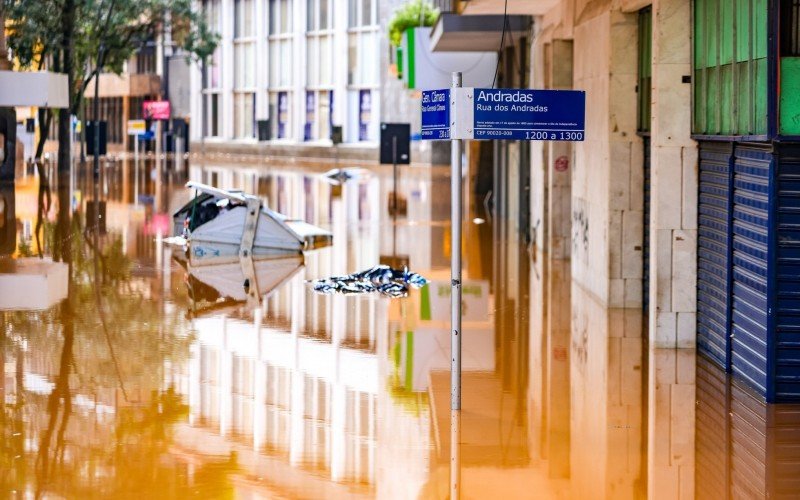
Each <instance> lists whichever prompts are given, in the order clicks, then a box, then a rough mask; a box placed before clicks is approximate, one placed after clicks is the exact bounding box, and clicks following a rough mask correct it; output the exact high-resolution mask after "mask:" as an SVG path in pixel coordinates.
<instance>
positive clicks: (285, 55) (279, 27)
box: [267, 0, 294, 139]
mask: <svg viewBox="0 0 800 500" xmlns="http://www.w3.org/2000/svg"><path fill="white" fill-rule="evenodd" d="M268 16H269V19H268V26H269V35H268V39H267V44H268V46H269V94H268V96H269V97H268V99H269V117H270V127H271V128H272V133H271V137H273V138H275V139H288V138H290V137H291V135H292V134H291V131H292V122H291V119H292V112H291V110H292V107H291V105H290V104H291V101H292V99H291V95H292V93H291V90H292V83H293V79H292V74H293V68H294V64H293V62H294V56H293V54H292V52H293V45H292V37H293V33H292V1H291V0H269V9H268Z"/></svg>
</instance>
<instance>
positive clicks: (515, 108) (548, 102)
mask: <svg viewBox="0 0 800 500" xmlns="http://www.w3.org/2000/svg"><path fill="white" fill-rule="evenodd" d="M474 98H475V114H474V119H475V124H474V132H473V137H474V138H475V139H512V140H543V141H582V140H583V137H584V118H585V110H586V93H585V92H583V91H579V90H528V89H474Z"/></svg>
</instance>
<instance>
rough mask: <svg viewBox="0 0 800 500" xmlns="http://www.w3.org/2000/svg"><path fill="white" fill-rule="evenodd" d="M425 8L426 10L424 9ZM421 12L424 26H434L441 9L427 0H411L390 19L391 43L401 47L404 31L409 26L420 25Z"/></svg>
mask: <svg viewBox="0 0 800 500" xmlns="http://www.w3.org/2000/svg"><path fill="white" fill-rule="evenodd" d="M423 9H424V12H422V10H423ZM420 14H422V15H423V16H422V17H423V19H422V26H433V23H435V22H436V20H437V19H438V18H439V9H437V8H434V6H433V5H431V4H430V3H429V2H426V1H425V0H409V1H408V2H406V3H405V4H403V5H402V6H401V7H400V8H399V9H397V10H396V11H395V12H394V15H393V16H392V19H391V20H390V21H389V43H391V44H392V45H393V46H395V47H399V46H400V44H401V43H402V40H403V33H404V32H405V31H406V30H407V29H408V28H415V27H417V26H420V22H419V21H420Z"/></svg>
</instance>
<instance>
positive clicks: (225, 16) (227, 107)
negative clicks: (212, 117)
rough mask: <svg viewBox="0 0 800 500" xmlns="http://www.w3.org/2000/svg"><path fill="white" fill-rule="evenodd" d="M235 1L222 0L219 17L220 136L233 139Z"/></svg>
mask: <svg viewBox="0 0 800 500" xmlns="http://www.w3.org/2000/svg"><path fill="white" fill-rule="evenodd" d="M233 8H234V6H233V0H222V1H221V3H220V9H219V16H220V22H221V27H222V29H221V33H220V36H221V37H222V39H221V40H220V52H221V59H222V69H221V71H220V78H221V79H222V81H221V83H220V94H219V106H220V110H219V113H220V114H221V115H222V120H221V122H220V123H221V126H220V132H219V136H220V137H224V138H226V139H231V138H233V104H234V102H233V75H234V72H235V71H236V68H235V66H234V64H233Z"/></svg>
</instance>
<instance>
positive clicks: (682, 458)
mask: <svg viewBox="0 0 800 500" xmlns="http://www.w3.org/2000/svg"><path fill="white" fill-rule="evenodd" d="M649 365H650V374H649V377H648V380H649V385H650V388H649V390H648V391H647V393H648V395H649V402H648V412H647V415H648V431H647V435H648V441H649V442H648V445H647V451H648V453H647V472H648V478H647V479H648V480H647V485H648V492H647V498H650V499H660V498H665V499H666V498H670V499H684V498H685V499H690V498H694V493H695V489H694V473H695V469H694V463H695V462H694V457H695V452H694V450H695V439H694V424H695V352H694V350H689V349H680V350H675V349H651V350H650V363H649Z"/></svg>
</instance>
